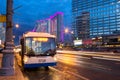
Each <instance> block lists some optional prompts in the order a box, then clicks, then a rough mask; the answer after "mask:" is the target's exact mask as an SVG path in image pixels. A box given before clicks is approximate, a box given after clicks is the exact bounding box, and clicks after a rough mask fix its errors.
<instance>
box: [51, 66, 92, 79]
mask: <svg viewBox="0 0 120 80" xmlns="http://www.w3.org/2000/svg"><path fill="white" fill-rule="evenodd" d="M50 68H51V69H53V70H55V71H56V72H59V73H61V74H72V75H74V76H77V77H79V78H81V79H83V80H90V79H88V78H86V77H83V76H81V75H78V74H76V73H73V72H70V71H66V72H62V71H60V70H58V69H55V68H53V67H50Z"/></svg>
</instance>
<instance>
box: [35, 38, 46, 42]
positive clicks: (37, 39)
mask: <svg viewBox="0 0 120 80" xmlns="http://www.w3.org/2000/svg"><path fill="white" fill-rule="evenodd" d="M33 40H34V41H41V42H47V41H48V38H33Z"/></svg>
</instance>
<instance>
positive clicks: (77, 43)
mask: <svg viewBox="0 0 120 80" xmlns="http://www.w3.org/2000/svg"><path fill="white" fill-rule="evenodd" d="M74 45H82V40H74Z"/></svg>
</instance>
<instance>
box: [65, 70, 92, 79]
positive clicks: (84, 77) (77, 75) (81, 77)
mask: <svg viewBox="0 0 120 80" xmlns="http://www.w3.org/2000/svg"><path fill="white" fill-rule="evenodd" d="M66 72H67V73H69V74H72V75H75V76H77V77H79V78H82V79H84V80H90V79H88V78H86V77H83V76H81V75H78V74H76V73H73V72H70V71H66Z"/></svg>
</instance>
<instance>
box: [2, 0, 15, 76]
mask: <svg viewBox="0 0 120 80" xmlns="http://www.w3.org/2000/svg"><path fill="white" fill-rule="evenodd" d="M12 7H13V0H7V9H6V10H7V11H6V36H5V48H4V50H3V58H2V68H1V69H0V75H4V76H8V75H14V52H13V49H14V43H13V34H12V33H13V32H12V27H13V25H12V15H13V9H12Z"/></svg>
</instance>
